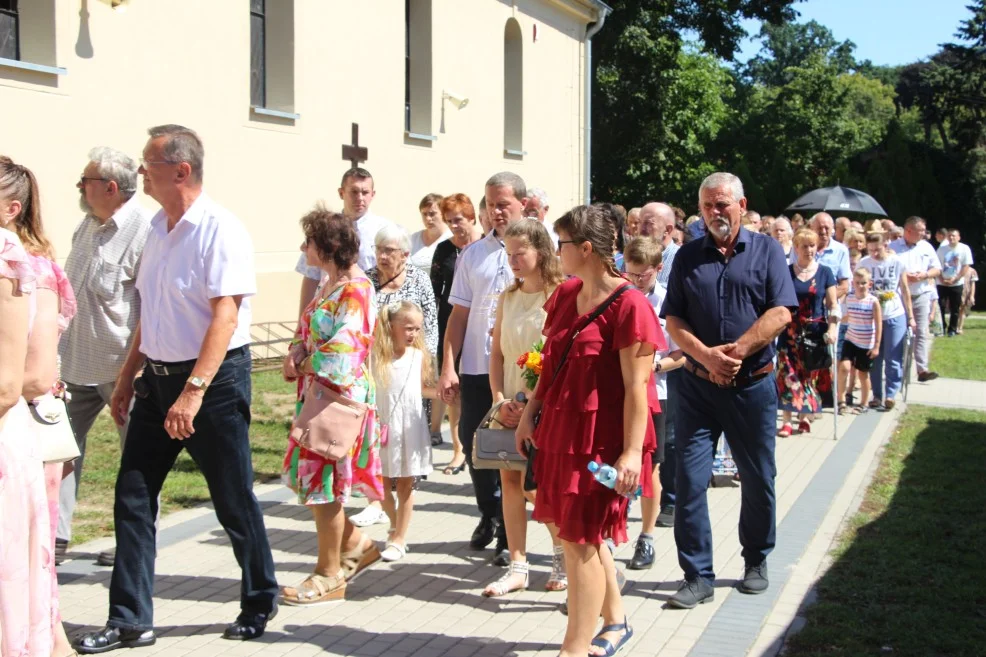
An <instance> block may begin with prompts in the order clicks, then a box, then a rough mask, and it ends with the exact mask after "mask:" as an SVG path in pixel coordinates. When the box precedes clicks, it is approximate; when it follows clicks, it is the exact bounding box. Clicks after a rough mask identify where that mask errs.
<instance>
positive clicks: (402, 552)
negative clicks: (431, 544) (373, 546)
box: [380, 541, 408, 561]
mask: <svg viewBox="0 0 986 657" xmlns="http://www.w3.org/2000/svg"><path fill="white" fill-rule="evenodd" d="M407 553H408V547H407V545H406V544H405V545H401V544H400V543H394V542H393V541H388V543H387V546H386V547H385V548H384V549H383V552H381V553H380V558H381V559H383V560H384V561H400V560H401V559H403V558H404V557H405V556H407Z"/></svg>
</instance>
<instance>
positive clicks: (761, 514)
mask: <svg viewBox="0 0 986 657" xmlns="http://www.w3.org/2000/svg"><path fill="white" fill-rule="evenodd" d="M699 207H700V208H701V211H702V216H703V219H704V223H705V227H706V235H705V236H704V237H702V238H701V239H696V240H694V241H692V242H689V243H688V244H685V245H684V246H682V247H681V249H680V250H679V251H678V254H677V256H676V258H675V266H674V269H673V270H672V272H671V279H670V281H668V293H667V297H666V299H665V301H664V307H663V308H662V310H661V317H663V318H666V319H667V328H668V332H669V333H670V334H671V337H672V338H674V340H675V342H676V343H677V344H678V345H679V346H680V347H681V349H682V350H683V351H684V352H685V356H686V357H687V361H686V364H685V367H684V369H685V372H684V373H683V375H682V376H681V378H680V386H679V389H680V393H679V394H678V406H677V416H676V418H675V434H676V442H677V458H678V467H677V485H676V491H675V492H676V496H675V497H676V500H675V506H676V514H675V526H674V538H675V543H676V544H677V547H678V562H679V564H680V565H681V568H682V570H684V572H685V583H684V584H683V585H682V587H681V588H680V589H679V590H678V592H677V593H676V594H675V595H674V596H672V597H671V599H670V600H669V601H668V602H669V604H670V605H671V606H672V607H678V608H682V609H691V608H692V607H695V606H696V605H698V604H701V603H703V602H708V601H709V600H712V599H713V597H714V592H713V588H712V583H713V581H714V580H715V572H714V571H713V568H712V527H711V525H710V523H709V506H708V501H707V499H706V489H707V487H708V483H709V473H710V472H711V470H712V459H713V456H714V452H715V443H716V440H717V439H718V437H719V436H720V435H721V434H722V433H723V432H725V433H726V435H728V436H729V446H730V448H731V449H732V453H733V458H734V460H735V461H736V466H737V468H738V470H739V474H740V479H741V481H742V482H743V485H742V487H741V489H740V490H741V495H742V506H741V511H740V524H739V535H740V543H741V544H742V546H743V559H744V561H745V562H746V568H745V572H744V576H743V580H742V582H741V583H740V585H739V589H740V591H743V592H744V593H762V592H763V591H765V590H767V586H768V581H767V562H766V558H767V555H768V554H769V553H770V551H771V550H772V549H773V548H774V534H775V520H776V509H775V507H776V499H775V495H774V477H775V475H776V465H775V463H774V435H775V431H776V419H777V386H776V383H775V382H774V377H773V376H772V375H771V374H772V372H773V370H774V362H773V358H774V344H773V342H774V338H775V337H777V335H778V334H779V333H780V332H781V331H782V330H783V329H784V327H785V326H787V324H788V323H789V322H790V321H791V311H790V309H791V308H795V307H797V305H798V300H797V297H796V295H795V292H794V284H793V283H792V281H791V274H790V271H789V270H788V265H787V261H786V259H785V258H784V251H783V249H781V247H780V245H779V244H778V243H777V242H776V241H774V240H773V239H772V238H770V237H768V236H766V235H761V234H759V233H751V232H750V231H748V230H746V229H745V228H742V227H741V226H740V219H741V218H742V216H743V214H744V213H745V212H746V198H745V196H744V195H743V183H742V182H740V179H739V178H737V177H736V176H734V175H732V174H729V173H714V174H712V175H711V176H709V177H708V178H706V179H705V180H704V181H703V182H702V185H701V187H700V188H699Z"/></svg>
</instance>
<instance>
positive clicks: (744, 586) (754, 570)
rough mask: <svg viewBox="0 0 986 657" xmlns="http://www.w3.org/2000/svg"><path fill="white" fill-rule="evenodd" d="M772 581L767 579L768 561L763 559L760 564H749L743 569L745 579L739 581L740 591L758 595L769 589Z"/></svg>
mask: <svg viewBox="0 0 986 657" xmlns="http://www.w3.org/2000/svg"><path fill="white" fill-rule="evenodd" d="M769 585H770V582H769V581H767V562H766V561H763V562H761V563H760V565H759V566H749V565H748V566H747V567H746V569H745V570H744V571H743V581H742V582H740V583H739V587H738V588H739V590H740V593H749V594H751V595H756V594H758V593H763V592H764V591H766V590H767V587H768V586H769Z"/></svg>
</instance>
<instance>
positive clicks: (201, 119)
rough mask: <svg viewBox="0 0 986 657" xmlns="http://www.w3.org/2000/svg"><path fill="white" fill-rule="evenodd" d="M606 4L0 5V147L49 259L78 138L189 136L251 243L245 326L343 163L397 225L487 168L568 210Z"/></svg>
mask: <svg viewBox="0 0 986 657" xmlns="http://www.w3.org/2000/svg"><path fill="white" fill-rule="evenodd" d="M608 12H609V8H608V7H607V6H606V5H605V4H603V3H602V2H601V1H600V0H0V106H2V107H3V119H2V121H0V153H3V154H5V155H8V156H10V157H11V158H13V159H14V160H15V161H16V162H18V163H21V164H24V165H26V166H28V167H30V168H31V169H32V170H33V171H34V172H35V173H36V174H37V177H38V181H39V183H40V186H41V194H42V199H41V201H42V211H43V217H44V222H45V226H46V230H47V232H48V234H49V235H50V236H51V237H52V239H53V241H54V243H55V248H56V250H57V255H58V257H59V260H61V261H64V258H65V256H66V255H67V253H68V250H69V247H70V244H71V236H72V231H73V229H74V228H75V226H76V225H77V223H78V222H79V220H80V219H81V218H82V214H81V211H80V210H79V207H78V196H79V192H78V190H77V189H76V187H75V185H76V182H77V181H78V179H79V176H80V175H81V173H82V170H83V168H84V167H85V165H86V164H87V154H88V152H89V150H90V149H91V148H93V147H95V146H110V147H113V148H117V149H120V150H123V151H126V152H127V153H129V154H130V155H131V156H132V157H134V159H137V158H139V157H140V154H141V149H142V148H143V146H144V143H145V142H146V140H147V128H149V127H151V126H154V125H158V124H164V123H179V124H182V125H185V126H188V127H189V128H192V129H194V130H195V131H197V132H198V133H199V135H200V136H201V137H202V139H203V141H204V143H205V152H206V157H205V175H204V182H205V190H206V192H207V193H208V194H209V195H210V196H211V197H212V198H214V199H215V200H216V201H217V202H218V203H220V204H222V205H224V206H226V207H227V208H229V209H230V210H232V211H233V212H234V213H235V214H236V215H237V216H238V217H239V218H240V219H241V220H242V221H243V222H244V223H245V225H246V226H247V228H248V229H249V231H250V233H251V235H252V237H253V244H254V248H255V251H256V267H257V282H258V286H259V294H258V296H257V298H256V299H255V300H254V302H253V309H254V317H253V321H254V322H258V323H259V322H270V321H294V320H295V319H296V317H297V310H298V290H299V285H300V282H301V279H300V277H299V275H298V274H296V273H294V265H295V263H296V261H297V259H298V248H299V245H300V242H301V230H300V228H299V227H298V220H299V218H300V217H301V216H302V215H303V214H304V213H305V212H306V211H307V210H309V209H310V208H311V207H312V206H313V205H314V204H315V203H316V202H318V201H320V200H321V201H324V202H325V203H326V204H327V205H328V206H329V207H330V208H335V209H341V208H342V203H341V201H340V199H339V195H338V192H337V190H338V188H339V183H340V178H341V176H342V174H343V172H344V171H345V170H346V169H348V168H349V167H350V166H352V163H354V162H356V163H359V165H360V166H362V167H365V168H367V169H369V171H370V172H371V173H372V174H373V177H374V181H375V184H376V192H377V194H376V198H375V200H374V202H373V207H372V210H373V212H374V213H376V214H379V215H381V216H384V217H387V218H389V219H391V220H393V221H395V222H396V223H399V224H401V225H403V226H405V227H406V228H407V229H408V230H409V231H414V230H418V229H420V227H421V224H420V217H419V215H418V202H419V200H420V199H421V198H422V197H423V196H425V195H426V194H428V193H432V192H434V193H438V194H443V195H447V194H453V193H457V192H463V193H465V194H467V195H468V196H470V197H471V198H472V199H473V201H474V202H475V203H477V204H478V202H479V199H480V197H481V195H482V193H483V184H484V182H485V181H486V179H487V178H488V177H489V176H490V175H492V174H493V173H496V172H498V171H503V170H511V171H515V172H517V173H519V174H520V175H522V176H523V177H524V179H525V180H526V181H527V183H528V185H531V186H537V187H541V188H543V189H545V190H546V191H547V192H548V194H549V196H550V199H551V213H550V216H549V219H555V218H557V216H559V215H560V214H561V213H562V212H564V211H565V210H567V209H568V208H570V207H571V206H573V205H576V204H578V203H581V202H583V200H584V198H585V194H586V187H587V182H586V181H587V179H588V170H587V168H588V158H587V139H588V136H589V133H588V125H587V123H588V122H587V116H588V111H589V110H590V108H589V105H588V103H587V99H588V95H587V94H588V89H589V86H588V84H589V80H588V76H587V64H588V58H589V56H590V55H591V40H590V38H591V35H592V33H593V31H594V30H597V29H599V28H600V27H601V26H602V23H603V22H604V21H605V17H606V14H607V13H608ZM138 187H139V185H138ZM138 194H140V192H138ZM141 201H142V202H143V203H144V204H145V205H146V206H147V207H148V208H154V209H157V205H156V203H155V202H154V201H153V200H152V199H150V198H147V197H142V198H141Z"/></svg>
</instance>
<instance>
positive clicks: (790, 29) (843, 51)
mask: <svg viewBox="0 0 986 657" xmlns="http://www.w3.org/2000/svg"><path fill="white" fill-rule="evenodd" d="M759 38H760V39H761V40H762V41H763V45H762V46H761V48H760V53H759V54H757V56H756V57H753V58H752V59H750V61H749V62H747V64H746V66H745V67H744V70H743V72H744V75H745V76H746V77H747V78H748V79H749V80H750V81H751V82H753V83H755V84H763V85H767V86H770V87H779V86H782V85H784V84H787V83H788V82H790V81H791V79H792V76H793V74H794V73H793V71H789V69H793V68H797V67H802V66H804V65H805V64H806V63H807V62H808V60H809V59H811V58H813V57H821V58H822V59H824V60H826V61H827V62H828V64H829V65H830V66H832V67H833V68H834V69H835V71H836V72H837V73H849V72H850V71H853V70H854V69H855V68H856V59H855V57H854V56H853V51H854V50H855V49H856V44H854V43H853V42H852V41H842V42H841V43H840V42H839V41H836V39H835V37H834V36H833V35H832V30H830V29H829V28H827V27H825V26H824V25H822V24H820V23H818V22H816V21H808V22H807V23H790V22H788V23H782V24H780V25H771V24H770V23H764V25H763V26H762V27H761V28H760V34H759Z"/></svg>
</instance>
